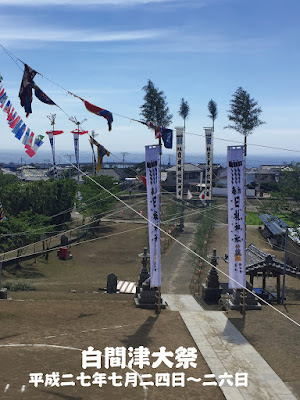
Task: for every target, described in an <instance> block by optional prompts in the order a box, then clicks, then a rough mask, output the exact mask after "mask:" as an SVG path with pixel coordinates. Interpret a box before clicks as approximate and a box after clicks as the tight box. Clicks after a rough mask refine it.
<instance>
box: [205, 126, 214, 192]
mask: <svg viewBox="0 0 300 400" xmlns="http://www.w3.org/2000/svg"><path fill="white" fill-rule="evenodd" d="M204 131H205V145H206V171H205V200H211V199H212V171H213V129H212V128H204Z"/></svg>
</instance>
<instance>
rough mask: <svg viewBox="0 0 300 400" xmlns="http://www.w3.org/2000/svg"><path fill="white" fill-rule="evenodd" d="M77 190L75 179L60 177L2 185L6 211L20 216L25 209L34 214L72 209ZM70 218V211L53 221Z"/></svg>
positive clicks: (57, 212)
mask: <svg viewBox="0 0 300 400" xmlns="http://www.w3.org/2000/svg"><path fill="white" fill-rule="evenodd" d="M76 191H77V183H76V182H75V181H74V180H73V179H60V180H54V179H49V181H38V182H30V183H24V182H21V181H19V180H17V181H14V182H12V183H9V184H7V185H5V186H3V187H1V195H2V197H1V198H2V204H3V207H4V210H5V213H7V214H10V215H12V216H15V217H16V216H18V215H19V214H20V213H22V212H23V211H26V212H29V213H31V214H32V215H33V214H39V215H45V216H51V215H55V214H59V213H60V212H62V211H64V210H66V209H71V208H72V207H73V203H74V197H75V194H76ZM69 219H70V213H65V214H62V215H58V216H57V217H55V218H53V219H52V222H53V223H56V224H58V223H61V222H65V221H68V220H69Z"/></svg>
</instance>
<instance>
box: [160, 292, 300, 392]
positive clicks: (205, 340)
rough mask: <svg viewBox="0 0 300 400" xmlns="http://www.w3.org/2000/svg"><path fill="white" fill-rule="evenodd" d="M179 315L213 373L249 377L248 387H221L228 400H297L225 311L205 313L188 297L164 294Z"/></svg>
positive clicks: (172, 308) (164, 297)
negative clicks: (242, 374)
mask: <svg viewBox="0 0 300 400" xmlns="http://www.w3.org/2000/svg"><path fill="white" fill-rule="evenodd" d="M163 299H164V300H165V301H166V302H167V304H168V305H169V307H170V309H171V310H173V311H179V313H180V315H181V317H182V319H183V321H184V322H185V324H186V326H187V329H188V330H189V332H190V334H191V336H192V337H193V339H194V341H195V343H196V345H197V347H198V349H199V351H200V352H201V354H202V356H203V357H204V359H205V361H206V362H207V364H208V366H209V368H210V369H211V372H212V373H213V374H214V375H215V376H216V377H218V376H219V375H222V374H224V373H225V372H227V373H228V374H231V375H233V377H234V376H235V374H236V373H237V372H247V373H248V387H230V386H228V384H227V386H225V384H224V385H223V386H221V387H220V388H221V390H222V391H223V394H224V396H225V397H226V399H228V400H296V397H295V396H294V395H293V394H292V392H291V391H290V390H289V389H288V388H287V386H286V385H285V384H284V383H283V382H282V380H281V379H280V378H279V377H278V375H277V374H276V373H275V372H274V371H273V370H272V368H271V367H270V366H269V365H268V364H267V362H266V361H265V360H264V359H263V358H262V357H261V356H260V354H259V353H258V352H257V351H256V350H255V349H254V347H253V346H252V345H251V344H250V343H249V342H248V341H247V340H246V339H245V338H244V336H243V335H242V334H241V333H240V332H239V331H238V330H237V329H236V328H235V326H234V325H233V324H232V323H231V322H230V321H229V320H228V318H227V317H226V316H225V315H224V313H223V312H221V311H205V310H204V309H203V308H202V307H201V306H200V305H199V304H198V303H197V301H196V300H195V299H194V297H193V296H191V295H188V294H163Z"/></svg>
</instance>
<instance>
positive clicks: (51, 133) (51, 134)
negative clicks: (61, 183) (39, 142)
mask: <svg viewBox="0 0 300 400" xmlns="http://www.w3.org/2000/svg"><path fill="white" fill-rule="evenodd" d="M47 117H48V119H49V120H50V123H51V126H52V131H47V132H46V133H47V135H48V137H49V141H50V146H51V150H52V160H53V161H52V163H53V175H54V177H55V179H58V173H57V167H56V161H55V141H54V136H55V135H60V134H61V133H63V131H56V130H54V126H55V119H56V114H50V115H48V116H47Z"/></svg>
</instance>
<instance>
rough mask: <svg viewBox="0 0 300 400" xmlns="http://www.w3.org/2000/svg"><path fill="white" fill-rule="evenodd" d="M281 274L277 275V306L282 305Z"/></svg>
mask: <svg viewBox="0 0 300 400" xmlns="http://www.w3.org/2000/svg"><path fill="white" fill-rule="evenodd" d="M280 292H281V290H280V274H278V275H277V304H280Z"/></svg>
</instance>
